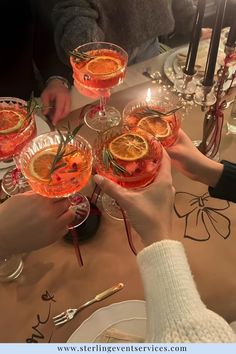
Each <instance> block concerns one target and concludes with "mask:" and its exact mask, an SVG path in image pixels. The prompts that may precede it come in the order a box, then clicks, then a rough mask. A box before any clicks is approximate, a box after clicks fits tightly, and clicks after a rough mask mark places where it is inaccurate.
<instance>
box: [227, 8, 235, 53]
mask: <svg viewBox="0 0 236 354" xmlns="http://www.w3.org/2000/svg"><path fill="white" fill-rule="evenodd" d="M232 11H233V12H234V13H235V12H236V3H234V10H233V9H232ZM226 46H227V47H231V48H233V47H235V46H236V21H235V18H234V19H233V20H232V23H231V26H230V30H229V34H228V38H227V42H226Z"/></svg>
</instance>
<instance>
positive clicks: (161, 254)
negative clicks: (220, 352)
mask: <svg viewBox="0 0 236 354" xmlns="http://www.w3.org/2000/svg"><path fill="white" fill-rule="evenodd" d="M137 261H138V265H139V270H140V272H141V276H142V280H143V285H144V290H145V299H146V303H147V317H148V323H147V325H148V327H147V333H148V334H147V337H146V341H147V342H158V343H166V342H167V343H173V342H181V343H184V342H190V343H227V342H236V335H235V333H234V332H233V331H232V329H231V327H230V326H229V325H228V323H227V322H226V321H225V320H224V319H223V318H222V317H220V316H219V315H217V314H216V313H214V312H212V311H210V310H208V309H207V308H206V306H205V305H204V304H203V302H202V301H201V298H200V295H199V293H198V290H197V288H196V285H195V283H194V279H193V277H192V274H191V270H190V267H189V264H188V260H187V257H186V254H185V251H184V247H183V245H182V244H181V243H180V242H177V241H173V240H163V241H161V242H156V243H153V244H152V245H151V246H149V247H147V248H145V249H144V250H143V251H141V252H140V253H139V254H138V256H137Z"/></svg>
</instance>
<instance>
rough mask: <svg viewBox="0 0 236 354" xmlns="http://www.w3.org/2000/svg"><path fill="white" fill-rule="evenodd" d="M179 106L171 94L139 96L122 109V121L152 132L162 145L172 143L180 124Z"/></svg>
mask: <svg viewBox="0 0 236 354" xmlns="http://www.w3.org/2000/svg"><path fill="white" fill-rule="evenodd" d="M180 108H181V107H180V106H179V104H178V103H177V102H176V100H174V99H171V96H167V97H166V98H165V97H158V98H157V97H152V98H150V99H148V100H147V99H145V98H143V99H142V98H140V99H136V100H133V101H131V102H129V103H128V104H127V105H126V107H125V108H124V110H123V122H124V124H125V125H128V126H129V127H130V128H134V127H138V128H140V129H144V130H145V131H147V132H149V133H150V134H152V135H153V136H154V137H155V138H157V139H158V140H159V141H160V142H161V144H162V145H163V146H164V147H169V146H171V145H173V144H174V143H175V141H176V139H177V137H178V131H179V128H180V124H181V115H180V113H179V109H180Z"/></svg>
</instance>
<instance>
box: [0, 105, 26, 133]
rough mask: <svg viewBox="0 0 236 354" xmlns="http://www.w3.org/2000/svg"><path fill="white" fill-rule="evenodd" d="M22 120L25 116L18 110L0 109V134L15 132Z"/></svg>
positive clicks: (20, 125)
mask: <svg viewBox="0 0 236 354" xmlns="http://www.w3.org/2000/svg"><path fill="white" fill-rule="evenodd" d="M24 121H25V117H24V116H23V115H22V114H20V113H19V112H16V111H13V110H10V109H2V110H0V134H9V133H14V132H17V131H18V130H20V128H21V127H22V125H23V123H24Z"/></svg>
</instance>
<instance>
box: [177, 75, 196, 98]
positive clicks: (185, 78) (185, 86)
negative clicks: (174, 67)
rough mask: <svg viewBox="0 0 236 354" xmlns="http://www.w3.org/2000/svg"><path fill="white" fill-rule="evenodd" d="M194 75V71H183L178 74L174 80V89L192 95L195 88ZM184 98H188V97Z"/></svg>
mask: <svg viewBox="0 0 236 354" xmlns="http://www.w3.org/2000/svg"><path fill="white" fill-rule="evenodd" d="M196 75H197V72H195V74H194V75H188V74H186V73H185V72H184V71H183V72H182V73H181V74H178V75H177V77H176V79H175V81H174V87H175V89H176V91H177V92H179V93H181V94H183V95H186V96H191V97H192V96H193V94H194V93H195V91H196V88H197V79H196ZM186 98H187V99H188V97H186Z"/></svg>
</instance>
